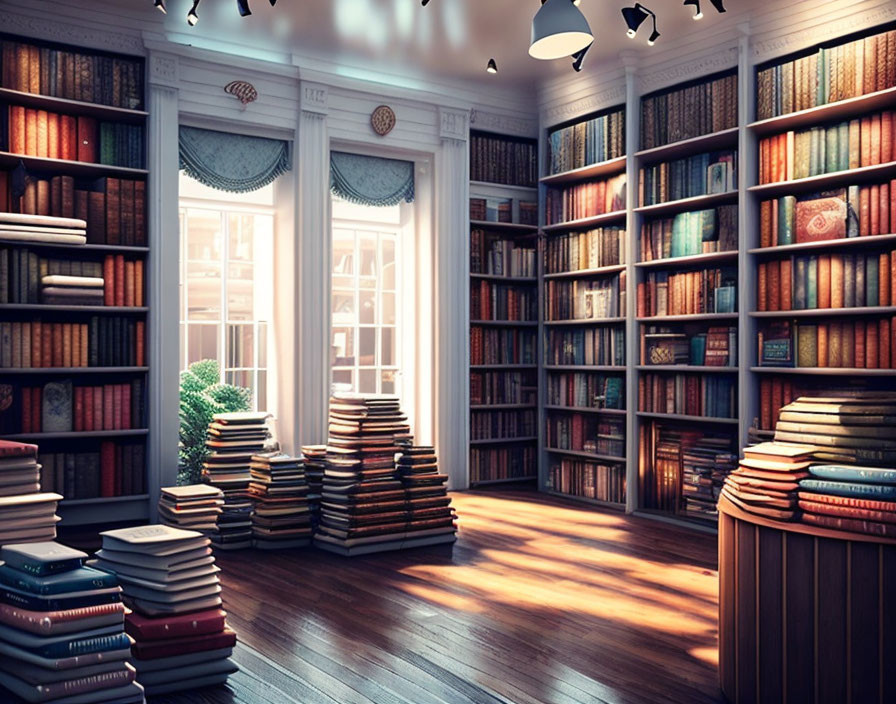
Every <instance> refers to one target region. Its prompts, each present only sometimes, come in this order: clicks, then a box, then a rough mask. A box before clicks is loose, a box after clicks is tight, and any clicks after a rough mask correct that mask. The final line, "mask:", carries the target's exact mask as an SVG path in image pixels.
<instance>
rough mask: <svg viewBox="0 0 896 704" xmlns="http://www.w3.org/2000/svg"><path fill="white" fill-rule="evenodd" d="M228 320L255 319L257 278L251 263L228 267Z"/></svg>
mask: <svg viewBox="0 0 896 704" xmlns="http://www.w3.org/2000/svg"><path fill="white" fill-rule="evenodd" d="M227 318H228V320H254V319H255V278H254V276H253V266H252V265H251V264H230V265H229V266H228V267H227Z"/></svg>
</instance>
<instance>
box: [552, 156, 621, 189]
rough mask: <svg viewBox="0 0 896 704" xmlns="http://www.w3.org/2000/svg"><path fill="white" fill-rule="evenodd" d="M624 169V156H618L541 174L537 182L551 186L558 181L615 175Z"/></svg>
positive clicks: (568, 181) (566, 181)
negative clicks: (545, 174) (548, 173)
mask: <svg viewBox="0 0 896 704" xmlns="http://www.w3.org/2000/svg"><path fill="white" fill-rule="evenodd" d="M623 171H625V157H624V156H620V157H616V158H615V159H607V160H606V161H600V162H598V163H596V164H591V165H589V166H581V167H579V168H578V169H570V170H569V171H561V172H560V173H557V174H550V175H548V176H542V177H541V178H540V179H539V183H543V184H545V185H546V186H553V185H557V184H560V183H573V182H575V181H584V180H586V179H592V178H600V177H602V176H615V175H616V174H621V173H622V172H623Z"/></svg>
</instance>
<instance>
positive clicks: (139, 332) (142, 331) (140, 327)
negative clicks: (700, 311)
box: [134, 284, 641, 367]
mask: <svg viewBox="0 0 896 704" xmlns="http://www.w3.org/2000/svg"><path fill="white" fill-rule="evenodd" d="M639 287H640V284H639ZM640 300H641V299H640V296H639V297H638V302H639V304H640ZM638 315H640V313H639V314H638ZM134 328H135V330H136V334H135V335H134V337H135V338H136V341H135V344H136V345H137V349H136V350H135V354H134V358H135V361H136V362H137V365H136V366H138V367H143V366H146V353H145V351H144V346H145V345H146V323H145V322H144V321H143V320H138V321H137V323H136V325H135V326H134Z"/></svg>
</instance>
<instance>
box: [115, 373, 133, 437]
mask: <svg viewBox="0 0 896 704" xmlns="http://www.w3.org/2000/svg"><path fill="white" fill-rule="evenodd" d="M118 386H119V387H120V388H121V427H122V429H123V430H130V429H132V428H133V427H134V426H133V425H132V424H131V385H130V384H119V385H118Z"/></svg>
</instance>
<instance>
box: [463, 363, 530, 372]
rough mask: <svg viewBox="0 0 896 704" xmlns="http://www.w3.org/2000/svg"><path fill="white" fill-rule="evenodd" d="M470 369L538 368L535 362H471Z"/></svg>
mask: <svg viewBox="0 0 896 704" xmlns="http://www.w3.org/2000/svg"><path fill="white" fill-rule="evenodd" d="M470 369H471V370H473V371H474V372H475V371H488V370H489V369H517V370H522V369H538V365H537V364H471V365H470Z"/></svg>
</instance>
